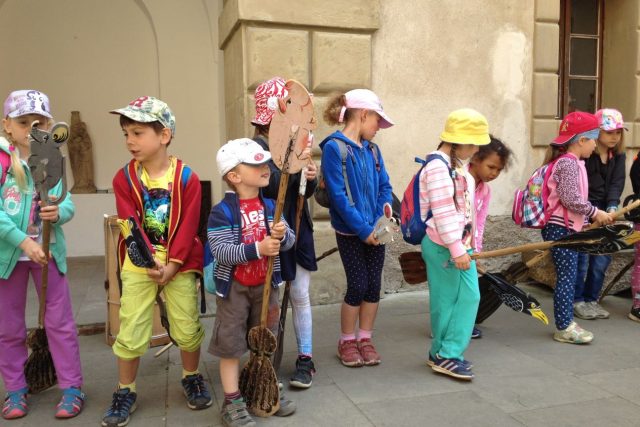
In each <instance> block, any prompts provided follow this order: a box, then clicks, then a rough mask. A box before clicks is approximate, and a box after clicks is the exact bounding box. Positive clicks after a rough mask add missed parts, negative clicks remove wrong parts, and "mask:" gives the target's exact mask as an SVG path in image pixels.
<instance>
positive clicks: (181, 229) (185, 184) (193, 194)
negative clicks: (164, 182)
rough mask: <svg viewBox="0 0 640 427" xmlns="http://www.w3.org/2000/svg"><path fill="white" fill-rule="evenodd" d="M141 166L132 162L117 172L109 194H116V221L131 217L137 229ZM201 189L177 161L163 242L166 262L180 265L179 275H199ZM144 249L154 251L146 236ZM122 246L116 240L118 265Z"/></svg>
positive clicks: (140, 198) (189, 170) (201, 254)
mask: <svg viewBox="0 0 640 427" xmlns="http://www.w3.org/2000/svg"><path fill="white" fill-rule="evenodd" d="M141 168H142V165H141V164H140V163H138V162H137V161H136V160H135V159H132V160H131V161H130V162H129V163H128V164H127V165H125V166H124V168H122V169H120V170H119V171H118V172H117V173H116V175H115V177H114V178H113V191H114V192H115V195H116V209H117V211H118V218H121V219H127V218H129V217H133V219H134V220H135V221H136V222H137V223H138V227H140V229H141V230H143V227H142V225H141V223H140V221H141V219H142V214H143V209H144V207H143V201H142V183H141V182H140V178H139V172H140V169H141ZM200 203H201V188H200V180H199V179H198V175H196V173H195V172H194V171H193V170H191V168H190V167H189V166H187V165H185V164H184V163H183V162H182V161H181V160H180V159H177V161H176V170H175V175H174V178H173V186H172V188H171V209H170V211H169V230H168V239H167V262H169V261H174V262H177V263H178V264H180V269H179V270H178V271H179V272H182V273H184V272H195V273H197V274H199V275H202V263H203V247H202V242H200V239H199V238H198V224H199V222H200ZM143 236H144V239H145V242H146V243H147V246H148V247H149V248H150V249H151V251H152V252H153V251H154V249H153V247H152V246H151V243H150V242H149V239H148V238H147V236H146V234H145V233H143ZM125 251H126V248H125V244H124V240H123V239H122V236H120V238H119V240H118V254H119V262H120V265H121V266H122V263H123V261H124V257H125Z"/></svg>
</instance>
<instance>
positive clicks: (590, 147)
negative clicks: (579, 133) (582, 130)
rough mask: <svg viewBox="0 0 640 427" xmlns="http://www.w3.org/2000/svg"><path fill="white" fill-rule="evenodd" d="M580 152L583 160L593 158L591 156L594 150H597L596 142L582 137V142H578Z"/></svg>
mask: <svg viewBox="0 0 640 427" xmlns="http://www.w3.org/2000/svg"><path fill="white" fill-rule="evenodd" d="M578 144H579V146H578V151H579V153H578V154H579V155H580V157H581V158H584V159H586V158H588V157H589V156H591V154H593V152H594V150H595V149H596V140H595V139H593V138H591V139H588V138H585V137H582V138H580V140H579V141H578Z"/></svg>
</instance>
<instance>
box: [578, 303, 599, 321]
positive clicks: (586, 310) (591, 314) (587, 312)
mask: <svg viewBox="0 0 640 427" xmlns="http://www.w3.org/2000/svg"><path fill="white" fill-rule="evenodd" d="M573 314H574V315H575V316H576V317H578V318H580V319H584V320H593V319H595V318H596V317H597V315H596V312H595V310H594V309H593V307H591V305H590V304H589V303H586V302H584V301H580V302H574V303H573Z"/></svg>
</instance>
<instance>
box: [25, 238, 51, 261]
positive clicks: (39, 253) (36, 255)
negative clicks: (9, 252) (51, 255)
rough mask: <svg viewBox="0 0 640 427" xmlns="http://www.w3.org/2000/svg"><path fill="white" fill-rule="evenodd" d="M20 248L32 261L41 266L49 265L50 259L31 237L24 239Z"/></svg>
mask: <svg viewBox="0 0 640 427" xmlns="http://www.w3.org/2000/svg"><path fill="white" fill-rule="evenodd" d="M18 247H19V248H20V249H22V250H23V251H24V253H25V255H27V256H28V257H29V259H30V260H31V261H33V262H35V263H38V264H40V265H46V264H47V260H48V258H47V256H46V255H45V253H44V251H43V250H42V246H40V245H39V244H38V243H36V242H35V241H34V240H33V239H32V238H31V237H27V238H26V239H24V240H23V241H22V243H20V245H18Z"/></svg>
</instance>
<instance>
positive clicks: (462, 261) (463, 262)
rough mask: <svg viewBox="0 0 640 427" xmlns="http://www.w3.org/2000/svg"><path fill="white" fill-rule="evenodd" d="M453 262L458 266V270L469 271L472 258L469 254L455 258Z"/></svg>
mask: <svg viewBox="0 0 640 427" xmlns="http://www.w3.org/2000/svg"><path fill="white" fill-rule="evenodd" d="M453 262H454V263H455V264H456V268H457V269H458V270H468V269H470V268H471V257H470V256H469V254H467V253H464V254H462V255H460V256H459V257H457V258H454V259H453Z"/></svg>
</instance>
